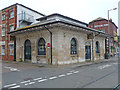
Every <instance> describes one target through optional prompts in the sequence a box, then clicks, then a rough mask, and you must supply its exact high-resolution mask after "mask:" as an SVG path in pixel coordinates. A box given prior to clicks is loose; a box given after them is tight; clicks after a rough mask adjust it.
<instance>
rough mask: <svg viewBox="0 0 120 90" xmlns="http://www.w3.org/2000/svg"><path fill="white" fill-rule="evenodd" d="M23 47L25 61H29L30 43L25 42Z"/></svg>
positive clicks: (28, 41)
mask: <svg viewBox="0 0 120 90" xmlns="http://www.w3.org/2000/svg"><path fill="white" fill-rule="evenodd" d="M24 47H25V49H24V56H25V60H31V42H30V40H26V41H25V45H24Z"/></svg>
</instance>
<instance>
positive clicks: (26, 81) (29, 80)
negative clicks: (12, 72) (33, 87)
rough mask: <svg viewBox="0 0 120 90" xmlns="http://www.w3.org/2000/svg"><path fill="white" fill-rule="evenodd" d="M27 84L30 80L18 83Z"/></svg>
mask: <svg viewBox="0 0 120 90" xmlns="http://www.w3.org/2000/svg"><path fill="white" fill-rule="evenodd" d="M27 82H30V80H28V81H23V82H20V83H27Z"/></svg>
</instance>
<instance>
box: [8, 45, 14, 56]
mask: <svg viewBox="0 0 120 90" xmlns="http://www.w3.org/2000/svg"><path fill="white" fill-rule="evenodd" d="M11 46H12V48H11ZM11 50H13V53H11ZM9 54H10V55H14V45H13V44H10V45H9Z"/></svg>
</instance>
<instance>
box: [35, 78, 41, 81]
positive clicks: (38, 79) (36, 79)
mask: <svg viewBox="0 0 120 90" xmlns="http://www.w3.org/2000/svg"><path fill="white" fill-rule="evenodd" d="M39 79H42V78H35V79H33V80H35V81H36V80H39Z"/></svg>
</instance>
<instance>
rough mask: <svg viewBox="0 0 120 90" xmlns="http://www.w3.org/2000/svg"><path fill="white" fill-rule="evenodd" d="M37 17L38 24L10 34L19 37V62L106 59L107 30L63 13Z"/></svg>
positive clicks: (66, 62)
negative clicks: (104, 30) (91, 26)
mask: <svg viewBox="0 0 120 90" xmlns="http://www.w3.org/2000/svg"><path fill="white" fill-rule="evenodd" d="M37 20H38V21H40V22H39V23H37V24H35V25H31V26H29V27H24V28H20V29H17V30H16V31H12V32H10V33H9V34H10V35H14V36H15V37H16V45H17V47H16V51H17V52H16V60H17V61H29V62H32V63H48V64H50V63H51V64H58V65H61V64H72V63H78V62H85V61H88V60H100V59H104V54H105V38H106V37H107V36H106V34H105V33H104V32H101V31H98V30H95V29H92V28H88V27H87V24H86V23H84V22H81V21H78V20H75V19H72V18H70V17H67V16H63V15H60V14H52V15H48V16H45V17H41V18H39V19H37ZM92 38H94V40H92Z"/></svg>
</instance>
